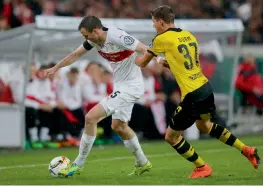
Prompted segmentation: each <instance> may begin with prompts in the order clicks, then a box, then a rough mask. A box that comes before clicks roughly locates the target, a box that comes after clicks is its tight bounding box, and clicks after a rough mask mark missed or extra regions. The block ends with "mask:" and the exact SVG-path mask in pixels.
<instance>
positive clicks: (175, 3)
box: [0, 0, 263, 43]
mask: <svg viewBox="0 0 264 186" xmlns="http://www.w3.org/2000/svg"><path fill="white" fill-rule="evenodd" d="M142 2H144V3H142ZM161 4H167V5H170V6H171V7H172V8H173V9H174V12H175V13H176V18H177V19H222V18H224V19H230V18H240V19H242V20H243V22H244V24H245V27H246V28H247V29H246V32H245V33H244V42H245V43H262V41H263V36H262V31H263V20H262V12H263V10H262V7H263V1H262V0H232V1H230V0H207V1H204V0H184V1H183V0H143V1H142V0H74V1H72V0H1V4H0V10H1V15H0V30H7V29H10V28H15V27H18V26H20V25H24V24H29V23H32V22H34V16H35V15H58V16H85V15H95V16H97V17H99V18H135V19H142V18H150V15H149V12H150V10H152V9H153V8H154V7H157V6H158V5H161ZM98 10H100V11H98Z"/></svg>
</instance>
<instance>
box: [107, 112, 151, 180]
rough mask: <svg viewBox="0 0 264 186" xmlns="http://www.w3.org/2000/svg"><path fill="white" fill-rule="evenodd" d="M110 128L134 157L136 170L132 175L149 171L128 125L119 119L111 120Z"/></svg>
mask: <svg viewBox="0 0 264 186" xmlns="http://www.w3.org/2000/svg"><path fill="white" fill-rule="evenodd" d="M113 117H115V116H113ZM111 127H112V129H113V131H115V132H116V133H117V134H118V135H119V136H120V137H121V138H122V140H123V142H124V145H125V147H126V148H127V149H128V150H129V152H131V153H132V154H133V155H134V156H135V160H136V169H135V171H134V172H133V173H132V174H133V175H140V174H142V173H144V172H146V171H149V170H150V169H151V167H152V165H151V163H150V162H149V161H148V159H147V158H146V156H145V154H144V152H143V150H142V148H141V145H140V144H139V141H138V138H137V136H136V134H135V132H134V131H133V130H132V129H131V128H130V127H129V126H128V123H127V122H124V121H122V120H119V119H113V120H112V126H111ZM132 174H131V175H132Z"/></svg>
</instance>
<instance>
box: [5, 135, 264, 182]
mask: <svg viewBox="0 0 264 186" xmlns="http://www.w3.org/2000/svg"><path fill="white" fill-rule="evenodd" d="M242 140H243V141H244V142H245V143H246V144H248V145H253V146H256V147H258V149H259V154H260V156H261V157H262V152H263V151H262V150H263V149H262V137H261V136H258V137H244V138H242ZM191 144H192V145H193V146H194V147H195V149H196V151H197V153H198V154H200V155H201V157H202V158H203V159H204V160H205V161H207V162H208V163H209V164H210V165H212V168H213V175H212V176H211V177H209V178H205V179H196V180H190V179H189V178H188V176H189V174H190V173H191V171H192V169H193V165H192V164H191V163H189V162H187V161H186V160H185V159H184V158H182V157H181V156H179V155H178V154H177V153H176V152H175V151H174V150H173V149H172V148H171V147H170V146H169V145H168V144H167V143H165V142H164V141H160V142H148V143H142V147H143V150H144V151H145V153H146V155H147V156H148V157H149V160H150V161H151V162H152V164H153V168H152V170H151V172H147V173H145V174H144V175H142V176H138V177H128V176H127V174H128V173H130V172H131V171H132V169H133V165H134V159H133V157H132V156H131V155H130V154H129V152H128V151H127V149H126V148H125V147H124V146H123V145H122V144H120V145H114V146H105V147H104V148H99V147H94V148H93V149H92V151H91V153H90V155H89V157H88V159H87V161H86V164H85V168H84V170H83V172H82V174H81V175H76V176H73V177H71V178H63V179H62V178H52V177H51V176H50V175H49V172H48V164H49V162H50V160H51V159H52V158H54V157H55V156H60V155H64V156H66V157H68V158H70V159H71V160H74V158H75V157H76V155H77V153H78V149H77V148H70V149H56V150H54V149H45V150H36V151H27V152H1V153H0V175H1V176H0V185H8V184H13V185H14V184H24V185H26V184H27V185H33V184H34V185H50V184H52V185H56V184H59V185H79V184H84V185H89V184H93V185H99V184H100V185H119V184H122V185H130V184H131V185H139V184H140V185H161V184H162V185H177V184H181V185H190V184H199V185H205V184H206V185H208V184H209V185H212V184H215V185H256V184H257V185H262V178H263V176H262V172H263V171H262V165H260V167H259V169H257V170H255V169H254V168H253V167H252V166H251V164H250V163H249V162H248V160H247V159H245V158H244V157H243V156H242V155H241V154H240V153H239V152H238V151H237V150H236V149H234V148H230V147H228V146H226V145H224V144H222V143H221V142H219V141H217V140H202V141H198V142H191Z"/></svg>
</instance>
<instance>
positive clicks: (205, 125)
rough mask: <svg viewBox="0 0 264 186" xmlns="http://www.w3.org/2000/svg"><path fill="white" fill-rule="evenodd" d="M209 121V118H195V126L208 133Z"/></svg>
mask: <svg viewBox="0 0 264 186" xmlns="http://www.w3.org/2000/svg"><path fill="white" fill-rule="evenodd" d="M211 125H212V123H211V121H210V120H197V121H196V126H197V128H198V129H199V130H200V131H201V132H202V133H208V131H209V130H210V128H211Z"/></svg>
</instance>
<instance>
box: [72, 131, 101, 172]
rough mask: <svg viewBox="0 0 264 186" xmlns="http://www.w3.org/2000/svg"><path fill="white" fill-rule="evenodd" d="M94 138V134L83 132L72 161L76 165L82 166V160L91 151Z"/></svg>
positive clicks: (83, 160)
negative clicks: (75, 156) (76, 154)
mask: <svg viewBox="0 0 264 186" xmlns="http://www.w3.org/2000/svg"><path fill="white" fill-rule="evenodd" d="M95 138H96V136H89V135H86V134H85V133H83V135H82V138H81V142H80V147H79V155H78V157H77V158H76V159H75V161H74V163H76V164H77V165H78V166H80V167H82V166H83V165H84V162H85V160H86V158H87V156H88V154H89V152H90V151H91V148H92V146H93V143H94V140H95Z"/></svg>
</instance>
